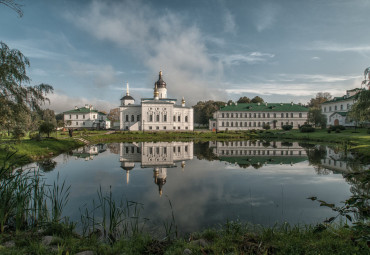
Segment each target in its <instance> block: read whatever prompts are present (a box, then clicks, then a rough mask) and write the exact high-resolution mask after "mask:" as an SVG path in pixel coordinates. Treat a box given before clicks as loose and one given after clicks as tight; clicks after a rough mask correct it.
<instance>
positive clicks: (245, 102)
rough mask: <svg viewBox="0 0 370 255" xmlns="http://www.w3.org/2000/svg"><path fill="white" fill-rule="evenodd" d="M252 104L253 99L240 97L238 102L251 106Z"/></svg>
mask: <svg viewBox="0 0 370 255" xmlns="http://www.w3.org/2000/svg"><path fill="white" fill-rule="evenodd" d="M250 102H251V99H250V98H249V97H245V96H244V97H240V98H239V100H238V101H237V103H238V104H249V103H250Z"/></svg>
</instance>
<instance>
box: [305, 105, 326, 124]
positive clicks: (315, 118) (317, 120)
mask: <svg viewBox="0 0 370 255" xmlns="http://www.w3.org/2000/svg"><path fill="white" fill-rule="evenodd" d="M307 121H308V123H311V124H314V126H315V127H322V128H324V127H326V121H327V120H326V115H325V114H322V112H321V108H310V109H309V111H308V116H307Z"/></svg>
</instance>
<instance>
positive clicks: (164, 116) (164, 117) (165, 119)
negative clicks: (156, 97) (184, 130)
mask: <svg viewBox="0 0 370 255" xmlns="http://www.w3.org/2000/svg"><path fill="white" fill-rule="evenodd" d="M163 121H164V122H167V115H166V114H165V115H163Z"/></svg>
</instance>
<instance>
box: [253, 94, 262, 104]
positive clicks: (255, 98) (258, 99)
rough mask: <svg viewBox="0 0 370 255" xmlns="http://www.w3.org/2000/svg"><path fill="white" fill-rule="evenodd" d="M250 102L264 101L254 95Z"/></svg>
mask: <svg viewBox="0 0 370 255" xmlns="http://www.w3.org/2000/svg"><path fill="white" fill-rule="evenodd" d="M251 103H261V104H262V103H264V101H263V99H262V98H261V97H259V96H255V97H253V98H252V100H251Z"/></svg>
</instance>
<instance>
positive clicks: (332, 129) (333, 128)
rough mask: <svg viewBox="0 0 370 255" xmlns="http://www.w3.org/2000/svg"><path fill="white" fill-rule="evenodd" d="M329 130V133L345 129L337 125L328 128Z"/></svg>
mask: <svg viewBox="0 0 370 255" xmlns="http://www.w3.org/2000/svg"><path fill="white" fill-rule="evenodd" d="M329 129H330V131H336V130H345V129H346V127H345V126H342V125H337V126H330V127H329Z"/></svg>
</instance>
